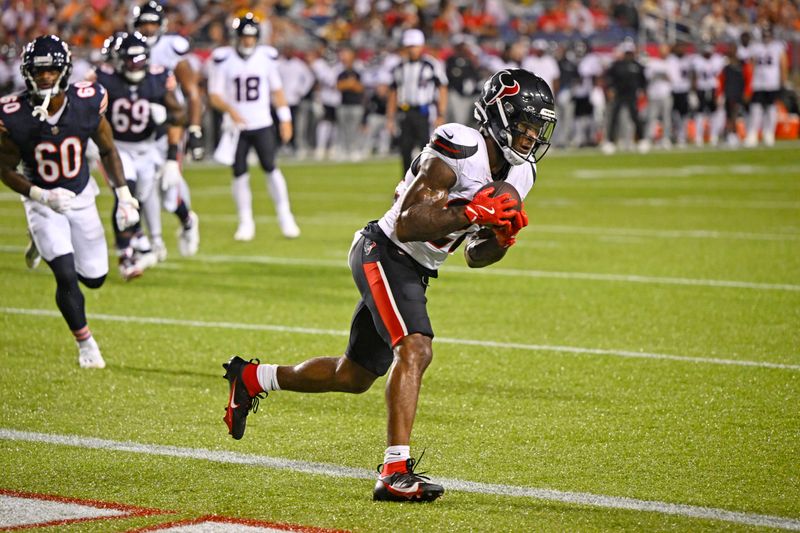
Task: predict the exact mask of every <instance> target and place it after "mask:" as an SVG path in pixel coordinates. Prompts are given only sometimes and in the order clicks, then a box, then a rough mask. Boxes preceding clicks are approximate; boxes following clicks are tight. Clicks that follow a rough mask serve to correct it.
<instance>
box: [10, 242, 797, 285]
mask: <svg viewBox="0 0 800 533" xmlns="http://www.w3.org/2000/svg"><path fill="white" fill-rule="evenodd" d="M22 250H24V249H23V248H21V247H18V246H0V252H10V253H16V252H19V251H22ZM183 260H185V261H193V262H200V263H256V264H264V265H289V266H319V267H331V268H350V267H349V266H348V264H347V259H346V258H342V260H341V261H339V260H333V259H304V258H299V257H273V256H268V255H206V254H199V255H196V256H194V257H191V258H184V259H183ZM442 270H443V271H444V272H446V273H450V272H452V273H457V274H476V275H479V276H504V277H528V278H546V279H577V280H583V281H611V282H622V283H645V284H650V285H683V286H693V287H725V288H734V289H755V290H767V291H789V292H800V285H792V284H789V283H755V282H749V281H731V280H724V279H693V278H673V277H659V276H638V275H629V274H601V273H595V272H558V271H549V270H527V269H519V268H495V267H491V268H485V269H484V268H469V267H462V266H445V267H443V268H442Z"/></svg>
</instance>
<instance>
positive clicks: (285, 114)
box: [275, 105, 292, 122]
mask: <svg viewBox="0 0 800 533" xmlns="http://www.w3.org/2000/svg"><path fill="white" fill-rule="evenodd" d="M275 114H276V115H278V120H280V121H281V122H291V121H292V110H291V109H289V106H286V105H283V106H281V107H279V108H277V109H276V110H275Z"/></svg>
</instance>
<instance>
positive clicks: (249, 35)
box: [233, 13, 261, 59]
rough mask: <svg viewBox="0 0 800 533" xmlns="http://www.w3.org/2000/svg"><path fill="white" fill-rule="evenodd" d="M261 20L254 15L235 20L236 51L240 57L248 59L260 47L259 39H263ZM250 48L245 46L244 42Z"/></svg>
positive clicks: (250, 14)
mask: <svg viewBox="0 0 800 533" xmlns="http://www.w3.org/2000/svg"><path fill="white" fill-rule="evenodd" d="M259 24H260V23H259V20H258V19H257V18H256V17H255V16H253V14H252V13H248V14H247V15H245V16H243V17H240V18H237V19H234V21H233V31H234V33H235V34H236V51H237V52H238V53H239V55H240V56H242V57H243V58H245V59H247V58H248V57H250V56H251V55H253V52H255V51H256V48H257V47H258V39H259V37H261V28H260V26H259ZM245 40H246V41H247V44H249V45H250V46H245V45H244V41H245Z"/></svg>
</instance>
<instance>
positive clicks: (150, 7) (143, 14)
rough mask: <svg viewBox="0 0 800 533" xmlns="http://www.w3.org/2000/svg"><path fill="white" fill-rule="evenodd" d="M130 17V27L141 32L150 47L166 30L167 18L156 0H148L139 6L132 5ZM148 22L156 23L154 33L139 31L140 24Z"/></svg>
mask: <svg viewBox="0 0 800 533" xmlns="http://www.w3.org/2000/svg"><path fill="white" fill-rule="evenodd" d="M131 17H132V21H131V25H130V27H131V29H132V30H137V31H139V32H140V33H142V35H144V37H145V39H147V44H148V45H150V46H151V47H152V46H153V45H155V44H156V43H157V42H158V39H159V38H160V37H161V35H162V34H163V33H165V32H166V30H167V19H166V17H165V16H164V8H163V7H162V6H161V4H159V3H158V2H156V0H148V1H147V2H145V3H144V4H142V5H140V6H134V8H133V12H132V14H131ZM148 23H152V24H158V29H157V30H156V32H155V34H153V35H145V33H144V32H142V31H141V26H142V25H143V24H148Z"/></svg>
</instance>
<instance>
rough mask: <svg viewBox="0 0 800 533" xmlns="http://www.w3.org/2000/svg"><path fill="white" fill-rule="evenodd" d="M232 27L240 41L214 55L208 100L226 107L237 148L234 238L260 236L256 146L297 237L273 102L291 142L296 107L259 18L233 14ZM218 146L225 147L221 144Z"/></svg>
mask: <svg viewBox="0 0 800 533" xmlns="http://www.w3.org/2000/svg"><path fill="white" fill-rule="evenodd" d="M232 27H233V31H234V32H235V39H236V46H235V47H232V46H221V47H219V48H217V49H215V50H214V52H213V55H212V59H213V66H212V68H211V71H210V74H209V78H208V101H209V103H210V104H211V106H212V107H214V108H215V109H217V110H218V111H221V112H223V113H225V118H224V119H223V124H224V127H225V129H226V130H227V132H226V133H225V134H224V135H225V137H228V138H230V139H231V140H230V142H228V143H226V144H228V145H230V147H231V152H232V154H228V156H229V159H231V160H232V163H233V165H232V168H233V183H232V184H231V191H232V193H233V199H234V202H235V203H236V210H237V212H238V216H239V226H238V228H237V229H236V233H234V236H233V238H234V239H236V240H237V241H250V240H252V239H253V238H254V237H255V232H256V226H255V222H254V220H253V199H252V198H253V197H252V193H251V191H250V173H249V172H248V171H247V155H248V154H249V152H250V149H251V148H254V149H255V151H256V154H257V155H258V159H259V161H260V162H261V167H262V168H263V169H264V172H265V173H266V175H267V189H268V190H269V193H270V195H271V196H272V201H273V203H274V204H275V212H276V213H277V215H278V225H279V226H280V229H281V233H283V235H284V237H286V238H288V239H294V238H296V237H299V236H300V228H299V227H297V223H296V222H295V219H294V215H293V214H292V210H291V206H290V204H289V191H288V190H287V188H286V179H285V178H284V176H283V172H281V169H280V168H278V167H277V166H276V165H275V153H276V152H277V150H278V147H277V146H276V142H275V127H274V124H273V120H272V113H271V110H272V106H275V114H276V116H277V117H278V122H279V124H278V128H279V133H280V137H281V140H282V141H283V142H289V139H291V138H292V112H291V111H290V110H289V105H288V104H287V102H286V95H285V94H284V92H283V82H282V80H281V77H280V73H279V72H278V63H277V61H276V59H277V51H276V50H275V49H274V48H272V47H268V46H264V45H259V44H258V40H259V37H260V36H261V29H260V22H259V20H258V19H257V18H256V17H254V16H253V14H252V13H247V14H246V15H244V16H242V17H238V18H236V19H234V20H233V24H232ZM233 138H235V139H236V140H235V142H234V141H233ZM220 144H223V143H222V142H220ZM218 151H220V152H221V151H223V150H222V149H221V148H218ZM215 155H217V154H215ZM230 156H232V157H230Z"/></svg>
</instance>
